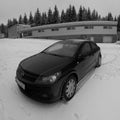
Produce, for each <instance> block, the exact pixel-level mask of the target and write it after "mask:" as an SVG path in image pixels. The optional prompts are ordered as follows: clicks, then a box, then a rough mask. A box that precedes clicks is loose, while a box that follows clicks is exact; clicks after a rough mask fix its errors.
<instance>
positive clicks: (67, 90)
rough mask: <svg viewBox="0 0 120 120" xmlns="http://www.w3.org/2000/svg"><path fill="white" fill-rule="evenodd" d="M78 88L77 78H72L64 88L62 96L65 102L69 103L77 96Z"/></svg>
mask: <svg viewBox="0 0 120 120" xmlns="http://www.w3.org/2000/svg"><path fill="white" fill-rule="evenodd" d="M76 86H77V82H76V77H74V76H70V77H69V78H68V79H67V81H66V83H65V84H64V87H63V94H62V96H63V99H64V100H65V101H69V100H70V99H71V98H72V97H73V96H74V95H75V92H76Z"/></svg>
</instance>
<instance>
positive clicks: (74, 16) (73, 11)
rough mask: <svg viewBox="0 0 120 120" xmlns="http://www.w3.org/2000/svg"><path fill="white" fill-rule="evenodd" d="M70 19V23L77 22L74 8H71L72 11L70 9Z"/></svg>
mask: <svg viewBox="0 0 120 120" xmlns="http://www.w3.org/2000/svg"><path fill="white" fill-rule="evenodd" d="M71 19H72V21H77V14H76V9H75V7H74V6H72V9H71Z"/></svg>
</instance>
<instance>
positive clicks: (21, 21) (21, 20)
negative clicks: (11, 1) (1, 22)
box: [18, 15, 23, 24]
mask: <svg viewBox="0 0 120 120" xmlns="http://www.w3.org/2000/svg"><path fill="white" fill-rule="evenodd" d="M18 23H19V24H23V18H22V15H20V16H19V20H18Z"/></svg>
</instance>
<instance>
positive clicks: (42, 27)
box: [21, 21, 117, 32]
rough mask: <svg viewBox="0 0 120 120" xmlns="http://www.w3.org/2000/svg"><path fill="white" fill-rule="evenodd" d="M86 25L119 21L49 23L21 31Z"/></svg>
mask: <svg viewBox="0 0 120 120" xmlns="http://www.w3.org/2000/svg"><path fill="white" fill-rule="evenodd" d="M85 25H97V26H102V25H111V26H116V25H117V22H115V21H81V22H68V23H59V24H49V25H42V26H36V27H30V28H26V29H22V30H21V32H24V31H32V30H38V29H52V28H63V27H72V26H85Z"/></svg>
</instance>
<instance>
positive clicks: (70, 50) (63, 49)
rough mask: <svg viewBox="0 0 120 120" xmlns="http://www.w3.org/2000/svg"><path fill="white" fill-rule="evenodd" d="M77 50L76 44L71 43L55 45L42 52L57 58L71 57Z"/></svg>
mask: <svg viewBox="0 0 120 120" xmlns="http://www.w3.org/2000/svg"><path fill="white" fill-rule="evenodd" d="M77 49H78V45H77V44H72V43H56V44H54V45H52V46H50V47H49V48H47V49H46V50H44V51H43V52H44V53H46V54H52V55H57V56H66V57H73V56H74V55H75V53H76V51H77Z"/></svg>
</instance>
